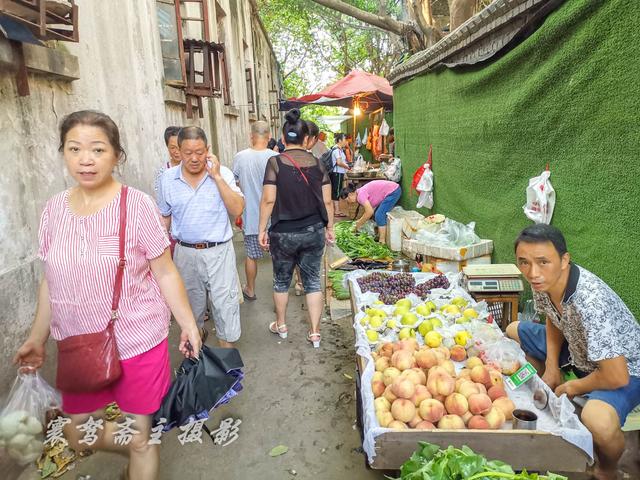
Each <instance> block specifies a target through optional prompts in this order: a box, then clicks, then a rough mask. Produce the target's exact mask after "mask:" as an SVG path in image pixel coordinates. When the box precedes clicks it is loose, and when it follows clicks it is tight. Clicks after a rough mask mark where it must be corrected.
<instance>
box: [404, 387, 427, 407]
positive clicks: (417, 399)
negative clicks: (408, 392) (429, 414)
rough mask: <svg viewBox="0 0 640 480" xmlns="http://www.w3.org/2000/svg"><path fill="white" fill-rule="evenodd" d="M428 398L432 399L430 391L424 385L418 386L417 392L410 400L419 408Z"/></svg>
mask: <svg viewBox="0 0 640 480" xmlns="http://www.w3.org/2000/svg"><path fill="white" fill-rule="evenodd" d="M427 398H431V394H430V393H429V389H428V388H427V387H425V386H424V385H416V391H415V393H414V394H413V396H412V397H411V398H410V399H409V400H411V401H412V402H413V404H414V405H415V406H416V407H419V406H420V403H421V402H422V400H426V399H427Z"/></svg>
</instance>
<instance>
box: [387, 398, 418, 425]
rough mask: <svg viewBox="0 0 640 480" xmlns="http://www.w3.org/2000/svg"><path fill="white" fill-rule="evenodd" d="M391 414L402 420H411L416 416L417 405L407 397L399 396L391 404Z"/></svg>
mask: <svg viewBox="0 0 640 480" xmlns="http://www.w3.org/2000/svg"><path fill="white" fill-rule="evenodd" d="M391 415H393V418H394V419H396V420H399V421H401V422H405V423H406V422H409V421H411V419H412V418H413V417H415V416H416V406H415V405H414V404H413V403H412V402H411V401H410V400H407V399H406V398H398V399H397V400H396V401H394V402H393V403H392V404H391Z"/></svg>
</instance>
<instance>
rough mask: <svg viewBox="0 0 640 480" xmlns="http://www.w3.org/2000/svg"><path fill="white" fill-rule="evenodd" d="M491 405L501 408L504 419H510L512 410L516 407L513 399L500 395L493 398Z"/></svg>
mask: <svg viewBox="0 0 640 480" xmlns="http://www.w3.org/2000/svg"><path fill="white" fill-rule="evenodd" d="M493 407H494V408H498V409H500V410H502V413H504V418H505V419H506V420H511V419H512V418H513V411H514V410H515V409H516V405H515V404H514V403H513V401H512V400H511V399H510V398H507V397H500V398H498V399H496V400H494V402H493Z"/></svg>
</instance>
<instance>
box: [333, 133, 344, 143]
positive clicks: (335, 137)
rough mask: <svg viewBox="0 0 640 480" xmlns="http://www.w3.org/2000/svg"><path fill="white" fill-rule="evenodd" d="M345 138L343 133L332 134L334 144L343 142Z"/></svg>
mask: <svg viewBox="0 0 640 480" xmlns="http://www.w3.org/2000/svg"><path fill="white" fill-rule="evenodd" d="M344 138H345V134H344V133H334V134H333V140H334V142H335V143H339V142H341V141H342V140H344Z"/></svg>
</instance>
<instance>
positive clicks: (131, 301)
mask: <svg viewBox="0 0 640 480" xmlns="http://www.w3.org/2000/svg"><path fill="white" fill-rule="evenodd" d="M60 151H61V152H63V155H64V159H65V162H66V165H67V169H68V170H69V173H70V174H71V176H72V177H73V178H74V180H75V181H76V182H77V185H76V186H75V187H73V188H71V189H69V190H66V191H64V192H61V193H59V194H57V195H55V196H54V197H53V198H51V199H50V200H49V201H48V202H47V204H46V206H45V208H44V212H43V213H42V219H41V222H40V230H39V242H40V249H39V256H40V258H41V259H42V261H43V262H44V278H43V280H42V284H41V286H40V292H39V296H38V307H37V310H36V316H35V320H34V323H33V326H32V328H31V334H30V335H29V338H28V339H27V341H26V342H25V343H24V344H23V345H22V346H21V347H20V349H19V350H18V352H17V353H16V357H15V361H16V362H17V363H19V364H21V365H31V366H33V367H35V368H38V367H40V366H41V365H42V363H43V362H44V359H45V343H46V341H47V339H48V337H49V335H51V336H52V337H53V338H54V339H55V340H62V339H65V338H67V337H70V336H74V335H81V334H86V333H93V332H99V331H102V330H104V329H105V328H106V326H107V323H108V321H109V319H110V313H111V300H112V295H113V285H114V279H115V275H116V267H117V264H118V252H119V248H118V245H119V241H118V238H119V237H118V232H119V219H120V216H119V202H120V195H121V188H122V185H121V184H120V183H119V182H118V181H117V180H115V179H114V178H113V170H114V169H115V168H116V166H117V165H118V164H119V163H121V162H123V161H124V160H125V159H126V154H125V152H124V150H123V148H122V146H121V145H120V135H119V132H118V127H117V126H116V125H115V123H114V122H113V120H111V118H109V117H108V116H106V115H104V114H102V113H99V112H94V111H80V112H75V113H72V114H70V115H68V116H67V117H66V118H65V119H64V120H63V122H62V125H61V127H60ZM126 205H127V228H126V236H125V258H126V261H127V263H126V266H125V273H124V278H123V282H122V294H121V299H120V305H119V308H118V318H117V320H116V321H115V323H114V326H115V334H116V342H117V345H118V351H119V354H120V361H121V367H122V375H121V377H120V378H119V379H118V380H117V381H116V382H115V383H113V384H112V385H110V386H109V387H107V388H106V389H104V390H101V391H98V392H86V393H68V392H62V401H63V405H62V408H63V410H64V412H65V414H67V415H68V416H69V418H71V423H70V424H69V425H67V428H66V429H65V436H66V438H67V440H68V441H69V444H70V445H71V447H72V448H74V449H76V450H83V449H86V448H91V449H106V450H124V451H125V452H128V454H129V457H130V464H129V466H128V472H126V476H130V477H131V478H135V479H136V480H137V479H141V480H144V479H155V478H157V476H158V465H159V456H158V446H157V445H149V442H148V440H149V434H150V430H151V427H152V426H151V415H152V414H153V413H154V412H155V411H156V410H158V408H159V406H160V404H161V402H162V398H163V397H164V395H165V394H166V392H167V390H168V388H169V384H170V381H171V371H170V365H169V352H168V346H167V345H168V342H167V336H168V332H169V318H170V310H169V308H170V309H171V311H172V312H173V314H174V316H175V318H176V321H177V322H178V324H179V325H180V327H181V329H182V333H181V336H180V346H179V348H180V350H181V351H182V353H183V354H184V355H185V356H189V355H194V356H195V355H197V354H198V352H199V349H200V345H201V341H200V334H199V332H198V329H197V327H196V322H195V319H194V318H193V314H192V312H191V308H190V307H189V301H188V299H187V295H186V292H185V289H184V286H183V284H182V280H181V278H180V276H179V274H178V271H177V270H176V268H175V266H174V264H173V262H172V261H171V257H170V255H169V249H168V248H167V247H168V246H169V239H168V238H167V235H166V231H165V229H164V227H163V225H162V221H161V219H160V215H159V212H158V211H157V208H156V206H155V202H153V200H151V199H150V198H149V197H148V196H147V195H145V194H144V193H142V192H140V191H138V190H135V189H133V188H129V192H128V197H127V203H126ZM189 344H190V345H189ZM114 401H115V402H117V403H118V405H119V406H120V408H121V410H122V411H123V413H124V414H125V415H127V416H129V417H131V418H133V419H134V420H135V424H134V425H133V427H132V428H134V429H135V430H137V431H139V432H140V433H138V434H136V435H133V439H132V440H131V442H130V443H129V444H128V445H126V446H120V445H116V444H114V437H113V433H114V431H115V429H116V425H115V424H114V423H113V422H106V423H105V424H104V428H103V430H98V435H99V437H98V440H97V441H96V442H95V443H94V444H92V445H87V444H86V443H84V442H83V443H80V441H81V440H83V435H82V433H81V432H80V430H78V428H77V427H78V426H79V425H82V424H83V423H85V422H86V420H87V418H88V417H89V415H92V416H93V417H94V419H97V418H98V417H102V416H103V411H104V407H105V406H106V405H107V404H109V403H111V402H114ZM85 441H86V439H85Z"/></svg>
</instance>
